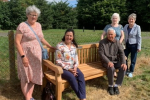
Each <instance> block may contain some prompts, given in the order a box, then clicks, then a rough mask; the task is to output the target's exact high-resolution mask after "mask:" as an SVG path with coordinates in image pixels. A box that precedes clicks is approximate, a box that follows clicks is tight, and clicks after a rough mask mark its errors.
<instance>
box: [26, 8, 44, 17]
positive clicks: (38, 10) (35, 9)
mask: <svg viewBox="0 0 150 100" xmlns="http://www.w3.org/2000/svg"><path fill="white" fill-rule="evenodd" d="M31 12H36V13H37V14H38V17H39V16H40V14H41V11H40V9H39V8H37V7H36V6H35V5H32V6H29V7H27V8H26V15H29V14H30V13H31Z"/></svg>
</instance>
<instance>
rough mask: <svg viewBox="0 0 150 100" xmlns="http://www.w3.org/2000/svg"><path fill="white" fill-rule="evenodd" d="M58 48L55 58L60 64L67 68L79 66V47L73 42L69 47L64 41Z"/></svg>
mask: <svg viewBox="0 0 150 100" xmlns="http://www.w3.org/2000/svg"><path fill="white" fill-rule="evenodd" d="M56 48H57V50H56V55H55V58H56V64H57V65H58V66H61V67H62V68H63V69H65V70H68V69H70V68H74V67H78V55H77V49H76V47H75V46H74V45H73V44H72V45H71V47H70V49H69V48H68V47H67V45H66V44H65V43H64V42H60V43H58V44H57V47H56Z"/></svg>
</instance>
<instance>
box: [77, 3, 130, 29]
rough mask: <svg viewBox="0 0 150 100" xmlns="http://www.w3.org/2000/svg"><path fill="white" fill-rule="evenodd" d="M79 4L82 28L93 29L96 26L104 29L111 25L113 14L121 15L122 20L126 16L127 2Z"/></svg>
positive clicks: (79, 17) (79, 18)
mask: <svg viewBox="0 0 150 100" xmlns="http://www.w3.org/2000/svg"><path fill="white" fill-rule="evenodd" d="M77 2H78V4H77V10H78V22H79V24H78V25H79V27H80V28H82V26H85V27H86V28H90V29H91V28H93V26H96V27H97V28H98V29H103V27H104V26H105V25H106V24H109V23H111V20H110V17H111V16H112V14H113V13H119V14H120V15H121V18H122V19H124V18H125V16H126V11H127V10H126V6H125V3H126V0H78V1H77ZM87 20H88V21H87ZM121 22H123V21H121Z"/></svg>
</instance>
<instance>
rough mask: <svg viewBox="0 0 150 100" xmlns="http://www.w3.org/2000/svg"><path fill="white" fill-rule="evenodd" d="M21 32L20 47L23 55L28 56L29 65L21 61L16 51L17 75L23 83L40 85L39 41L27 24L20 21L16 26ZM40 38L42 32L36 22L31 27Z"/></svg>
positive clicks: (40, 58)
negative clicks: (26, 65)
mask: <svg viewBox="0 0 150 100" xmlns="http://www.w3.org/2000/svg"><path fill="white" fill-rule="evenodd" d="M17 30H19V31H20V32H21V33H22V39H21V42H20V44H21V47H22V50H23V52H24V55H25V56H26V57H27V58H28V61H29V66H28V67H25V66H24V64H23V63H22V58H21V56H20V54H19V52H17V67H18V77H19V79H20V80H21V81H22V82H25V83H29V82H32V83H35V84H38V85H42V78H43V73H42V51H41V46H40V44H39V42H38V41H37V39H36V36H35V34H34V33H33V32H32V31H31V29H30V28H29V26H28V25H27V24H26V23H25V22H22V23H20V24H19V26H18V27H17ZM33 30H34V31H35V33H36V34H37V36H38V37H39V39H40V40H42V39H43V32H42V28H41V24H40V23H38V22H36V27H35V28H33Z"/></svg>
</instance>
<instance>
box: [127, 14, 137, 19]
mask: <svg viewBox="0 0 150 100" xmlns="http://www.w3.org/2000/svg"><path fill="white" fill-rule="evenodd" d="M129 18H133V19H134V20H136V14H135V13H132V14H130V15H129V17H128V19H129Z"/></svg>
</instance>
